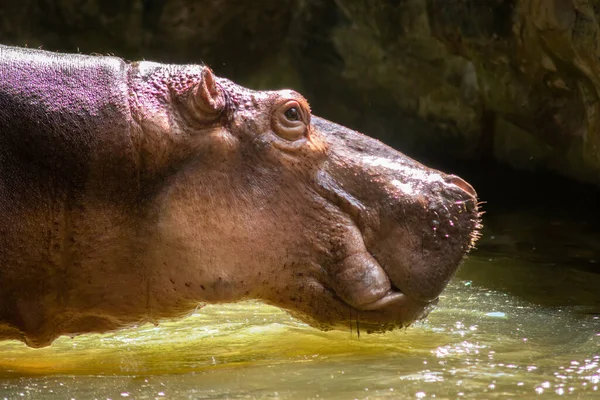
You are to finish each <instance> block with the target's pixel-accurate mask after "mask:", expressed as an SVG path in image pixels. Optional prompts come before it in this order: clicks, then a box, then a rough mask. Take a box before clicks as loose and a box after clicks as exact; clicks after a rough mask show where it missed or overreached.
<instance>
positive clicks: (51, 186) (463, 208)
mask: <svg viewBox="0 0 600 400" xmlns="http://www.w3.org/2000/svg"><path fill="white" fill-rule="evenodd" d="M0 216H2V218H1V219H0V339H18V340H22V341H24V342H25V343H27V344H28V345H30V346H33V347H41V346H46V345H48V344H50V343H51V342H52V341H53V340H54V339H55V338H56V337H58V336H59V335H63V334H71V335H72V334H79V333H85V332H105V331H109V330H114V329H118V328H121V327H125V326H129V325H132V324H139V323H143V322H158V321H160V320H162V319H165V318H173V317H180V316H184V315H187V314H189V313H190V312H191V311H193V310H194V309H195V308H197V307H198V306H199V305H201V304H203V303H219V302H232V301H238V300H243V299H251V298H254V299H260V300H262V301H265V302H267V303H269V304H273V305H276V306H279V307H282V308H284V309H286V310H288V311H289V312H291V313H293V314H294V315H296V316H298V317H299V318H301V319H303V320H305V321H307V322H309V323H310V324H312V325H314V326H317V327H320V328H323V329H329V328H334V327H340V326H347V325H348V324H349V323H350V321H351V320H357V321H359V322H360V324H361V326H363V327H364V329H366V330H385V329H391V328H394V327H397V326H405V325H407V324H409V323H410V322H412V321H414V320H415V319H418V318H419V317H421V316H422V315H424V313H426V312H427V310H428V309H429V308H430V306H431V304H432V303H433V302H434V301H435V300H436V299H437V297H438V295H439V294H440V292H441V291H442V290H443V288H444V287H445V285H446V284H447V282H448V280H449V279H450V278H451V276H452V274H453V273H454V272H455V271H456V268H457V267H458V265H459V263H460V261H461V259H462V258H463V257H464V255H465V254H466V252H467V251H468V250H469V248H470V247H471V246H472V243H473V241H474V240H475V237H476V232H477V228H478V217H479V214H478V211H477V200H476V195H475V192H474V190H473V189H472V188H471V187H470V186H469V185H468V184H467V183H466V182H464V181H463V180H461V179H460V178H458V177H455V176H453V175H445V174H443V173H441V172H439V171H435V170H432V169H429V168H427V167H425V166H423V165H421V164H419V163H417V162H415V161H413V160H411V159H410V158H408V157H406V156H404V155H402V154H400V153H398V152H397V151H395V150H393V149H391V148H389V147H387V146H385V145H383V144H382V143H380V142H378V141H376V140H374V139H371V138H368V137H366V136H364V135H361V134H359V133H357V132H354V131H351V130H349V129H347V128H344V127H342V126H339V125H337V124H334V123H332V122H329V121H326V120H324V119H321V118H318V117H314V116H311V114H310V109H309V106H308V103H307V102H306V100H305V99H304V98H303V97H302V96H301V95H299V94H298V93H296V92H293V91H289V90H283V91H269V92H267V91H262V92H261V91H251V90H248V89H245V88H242V87H240V86H237V85H235V84H234V83H232V82H230V81H228V80H226V79H222V78H217V77H215V76H214V75H213V74H212V73H211V71H210V70H209V69H208V68H207V67H204V66H199V65H186V66H178V65H162V64H156V63H150V62H139V63H133V64H127V63H125V62H124V61H122V60H120V59H118V58H113V57H90V56H82V55H59V54H54V53H49V52H44V51H39V50H27V49H18V48H12V47H5V46H0Z"/></svg>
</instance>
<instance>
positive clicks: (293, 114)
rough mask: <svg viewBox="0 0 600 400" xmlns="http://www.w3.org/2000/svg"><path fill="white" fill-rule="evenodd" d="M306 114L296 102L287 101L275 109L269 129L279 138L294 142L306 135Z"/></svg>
mask: <svg viewBox="0 0 600 400" xmlns="http://www.w3.org/2000/svg"><path fill="white" fill-rule="evenodd" d="M308 118H309V117H308V112H307V111H306V110H305V109H304V108H303V107H302V106H301V105H300V103H299V102H298V101H296V100H288V101H286V102H285V103H283V104H281V105H280V106H279V107H277V108H276V109H275V112H274V113H273V120H272V122H271V127H272V128H273V131H274V132H275V134H277V135H278V136H279V137H281V138H283V139H286V140H289V141H296V140H298V139H301V138H303V137H304V136H305V135H306V130H307V129H308Z"/></svg>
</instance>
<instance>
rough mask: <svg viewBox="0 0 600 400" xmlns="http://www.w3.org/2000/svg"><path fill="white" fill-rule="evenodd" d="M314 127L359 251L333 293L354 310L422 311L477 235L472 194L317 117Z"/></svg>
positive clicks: (461, 183) (452, 177)
mask: <svg viewBox="0 0 600 400" xmlns="http://www.w3.org/2000/svg"><path fill="white" fill-rule="evenodd" d="M314 124H315V126H316V127H318V129H319V131H321V132H323V133H324V134H325V136H326V137H327V142H328V144H329V146H330V148H329V151H330V160H329V162H328V164H327V167H326V171H327V176H328V179H327V184H326V185H327V187H328V188H329V193H332V192H333V193H334V194H333V196H331V197H333V198H335V199H336V200H337V204H338V205H339V207H340V208H341V209H342V210H344V211H345V212H347V213H348V215H350V216H351V218H352V220H353V221H354V223H355V224H356V226H357V228H358V229H359V231H360V233H361V235H362V239H363V242H364V248H365V253H364V254H363V253H361V256H360V257H362V264H361V262H359V261H357V259H358V258H359V257H357V256H354V259H353V260H346V261H344V263H345V264H346V267H345V268H340V270H341V271H342V272H339V273H337V275H336V278H337V281H336V283H334V286H335V288H336V292H337V293H338V295H339V296H340V297H342V298H343V299H344V300H345V301H346V302H347V303H349V304H350V305H352V306H354V307H355V308H357V309H360V310H385V311H390V310H392V309H396V310H398V309H400V308H403V309H404V310H405V311H404V312H406V313H408V311H406V310H410V309H412V310H413V311H415V313H416V310H423V311H424V310H425V309H427V308H428V307H429V305H431V304H432V303H434V302H435V301H436V299H437V298H438V296H439V295H440V293H441V292H442V291H443V289H444V288H445V287H446V285H447V284H448V281H449V280H450V279H451V278H452V276H453V275H454V273H455V272H456V270H457V269H458V267H459V265H460V262H461V260H462V259H463V258H464V256H465V254H466V253H467V252H468V251H469V250H470V249H471V247H472V246H473V244H474V242H475V240H476V239H477V237H478V233H477V232H478V229H479V228H480V223H479V216H480V213H479V210H478V201H477V193H476V192H475V190H474V189H473V187H472V186H471V185H470V184H468V183H467V182H466V181H464V180H463V179H461V178H460V177H458V176H456V175H448V174H444V173H442V172H440V171H437V170H434V169H431V168H428V167H426V166H424V165H422V164H420V163H418V162H416V161H414V160H412V159H410V158H409V157H406V156H405V155H403V154H401V153H399V152H397V151H396V150H394V149H392V148H390V147H388V146H386V145H384V144H383V143H381V142H379V141H377V140H375V139H372V138H369V137H366V136H364V135H361V134H359V133H357V132H354V131H351V130H349V129H347V128H344V127H342V126H339V125H336V124H333V123H330V122H329V121H325V120H320V119H319V120H318V121H315V122H314ZM323 181H325V179H323ZM360 265H362V267H361V266H360ZM359 271H360V272H359ZM361 280H362V283H359V282H361ZM350 291H353V292H352V293H348V292H350ZM415 315H416V314H415ZM413 317H414V316H413Z"/></svg>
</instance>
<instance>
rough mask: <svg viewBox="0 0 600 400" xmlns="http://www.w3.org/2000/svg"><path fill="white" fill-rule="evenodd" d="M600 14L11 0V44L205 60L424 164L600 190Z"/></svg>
mask: <svg viewBox="0 0 600 400" xmlns="http://www.w3.org/2000/svg"><path fill="white" fill-rule="evenodd" d="M599 18H600V1H598V0H388V1H371V0H335V1H326V0H260V1H245V0H2V2H1V4H0V42H1V43H4V44H14V45H20V46H25V45H27V46H30V47H40V46H41V47H43V48H45V49H48V50H59V51H67V52H77V51H80V52H82V53H101V54H115V55H118V56H121V57H124V58H126V59H130V60H137V59H151V60H156V61H164V62H177V63H199V62H204V63H206V64H208V65H210V66H211V67H212V68H213V69H214V70H215V71H216V72H217V73H218V74H220V75H223V76H226V77H229V78H231V79H233V80H235V81H237V82H238V83H241V84H244V85H247V86H250V87H254V88H278V87H284V86H285V87H292V88H295V89H297V90H299V91H301V92H303V93H304V94H305V95H306V97H307V98H308V99H309V101H310V102H311V105H312V107H313V110H314V111H315V114H319V115H321V116H324V117H326V118H329V119H332V120H335V121H336V122H340V123H342V124H345V125H347V126H350V127H353V128H355V129H358V130H360V131H362V132H364V133H367V134H369V135H371V136H376V137H379V138H381V139H382V140H384V141H386V142H388V143H390V144H392V145H394V146H396V147H398V148H400V149H401V150H403V151H404V152H406V153H408V154H410V155H413V156H416V157H417V158H419V159H421V160H424V161H430V160H431V159H434V160H436V162H437V163H439V162H443V161H439V160H456V159H460V160H466V161H468V162H471V164H470V165H472V166H475V168H477V169H479V168H480V167H481V166H484V165H488V164H489V163H495V162H496V161H499V162H500V163H501V164H504V165H510V166H513V167H514V168H516V169H518V170H527V171H538V170H540V169H543V170H551V171H555V172H557V173H558V174H560V175H562V176H565V177H569V178H573V179H575V180H578V181H581V182H588V183H591V184H594V185H599V184H600V102H599V101H598V100H599V88H600V62H599V53H600V50H599V43H598V40H599V24H598V20H599ZM467 178H468V177H467Z"/></svg>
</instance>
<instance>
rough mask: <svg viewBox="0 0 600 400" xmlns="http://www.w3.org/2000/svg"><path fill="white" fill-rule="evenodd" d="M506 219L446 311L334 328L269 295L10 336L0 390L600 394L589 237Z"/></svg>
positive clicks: (599, 282)
mask: <svg viewBox="0 0 600 400" xmlns="http://www.w3.org/2000/svg"><path fill="white" fill-rule="evenodd" d="M503 218H504V220H505V222H504V224H503V225H502V224H500V225H498V226H500V227H498V226H495V224H494V221H491V223H490V224H489V226H491V228H488V231H487V232H485V236H484V239H483V241H482V243H481V244H480V249H479V250H478V251H477V252H475V253H474V254H473V255H472V256H471V257H470V259H469V260H468V261H467V262H466V263H465V265H464V266H463V268H462V269H461V271H460V272H459V274H458V275H457V276H456V278H455V279H454V280H453V281H452V283H451V284H450V286H449V288H448V290H446V291H445V292H444V295H443V298H442V299H441V301H440V305H439V307H438V309H437V310H435V311H434V312H432V313H431V314H430V316H429V318H428V319H427V321H425V322H422V323H419V324H417V325H415V326H413V327H411V328H409V329H407V330H404V331H398V332H391V333H387V334H383V335H364V334H363V335H361V336H360V337H358V336H357V334H356V331H351V330H350V328H349V329H348V331H347V332H327V333H324V332H320V331H317V330H314V329H312V328H309V327H307V326H306V325H304V324H302V323H299V322H298V321H296V320H294V319H292V318H291V317H289V316H288V315H287V314H285V313H283V312H281V311H279V310H278V309H275V308H272V307H268V306H264V305H261V304H258V303H242V304H234V305H227V306H209V307H206V308H204V309H202V310H201V311H200V312H198V313H196V314H195V315H193V316H192V317H190V318H187V319H185V320H183V321H178V322H171V323H164V324H161V325H159V326H151V325H146V326H142V327H139V328H135V329H130V330H127V331H121V332H119V333H116V334H111V335H87V336H82V337H78V338H75V339H70V338H61V339H60V340H58V341H57V342H56V343H55V344H54V345H53V346H52V347H50V348H45V349H41V350H32V349H28V348H26V347H25V346H24V345H22V344H20V343H16V342H0V400H1V399H3V398H7V399H14V398H21V397H24V398H77V399H88V398H90V399H91V398H103V399H105V398H112V399H117V398H127V397H129V398H135V399H146V398H327V399H331V398H340V399H350V398H382V397H390V398H416V399H422V398H426V399H430V398H435V399H454V398H478V399H479V398H487V399H493V398H531V397H533V396H535V395H538V396H540V397H542V398H544V397H545V398H558V397H565V396H566V397H573V398H582V399H589V398H595V397H597V398H599V399H600V274H598V273H596V272H593V269H592V268H588V267H587V266H588V264H593V263H595V262H596V260H595V259H593V256H594V253H593V251H591V250H590V248H591V247H588V246H587V245H586V243H587V242H586V240H590V239H589V236H590V235H589V234H585V238H584V237H574V236H576V232H582V229H581V226H579V225H575V226H570V225H568V223H565V224H567V225H566V227H565V226H560V225H559V226H558V228H557V229H556V232H564V231H565V229H566V230H567V232H566V233H565V234H564V235H565V237H560V238H555V237H553V235H554V234H556V232H554V231H553V229H552V227H550V228H548V227H547V226H546V227H545V228H541V227H544V226H545V225H544V223H542V222H540V221H537V220H532V221H526V220H525V221H524V220H523V219H522V218H520V217H519V216H517V218H520V221H519V230H518V231H517V233H515V232H513V231H511V229H509V228H506V226H509V227H510V226H511V224H510V223H507V222H506V221H509V220H510V218H509V217H508V216H504V217H503ZM507 224H508V225H507ZM553 226H554V225H553ZM490 229H491V230H490ZM535 229H546V230H547V232H546V233H547V234H546V235H545V236H543V235H542V237H547V238H548V240H547V242H544V243H534V240H533V239H531V238H532V237H534V238H539V237H540V236H539V235H531V236H527V232H530V231H531V230H535ZM553 232H554V233H553ZM593 239H594V238H593ZM595 239H596V241H595V244H594V245H595V246H598V244H597V243H600V240H598V239H599V238H598V237H596V238H595ZM536 240H538V239H536ZM559 243H560V245H561V246H566V247H568V248H569V249H568V251H566V250H565V249H564V248H563V249H562V251H561V250H560V249H557V246H558V244H559ZM577 243H584V245H583V246H581V245H579V246H578V245H577ZM596 254H597V253H596ZM598 261H600V260H598Z"/></svg>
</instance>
